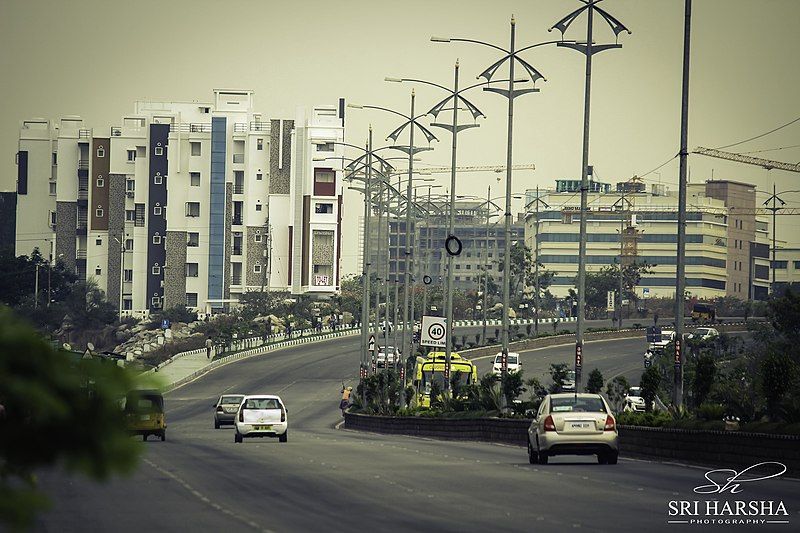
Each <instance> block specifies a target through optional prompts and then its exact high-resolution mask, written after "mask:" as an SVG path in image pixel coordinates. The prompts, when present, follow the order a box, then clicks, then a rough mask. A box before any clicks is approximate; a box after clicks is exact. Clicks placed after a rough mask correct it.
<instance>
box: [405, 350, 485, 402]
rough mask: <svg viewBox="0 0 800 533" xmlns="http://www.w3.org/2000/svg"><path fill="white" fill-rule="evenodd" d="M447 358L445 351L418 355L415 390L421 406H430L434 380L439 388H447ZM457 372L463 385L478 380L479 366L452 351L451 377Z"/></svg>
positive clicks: (415, 369)
mask: <svg viewBox="0 0 800 533" xmlns="http://www.w3.org/2000/svg"><path fill="white" fill-rule="evenodd" d="M445 358H446V355H445V352H431V353H429V354H428V355H427V356H426V357H417V362H416V364H415V365H414V390H415V391H416V395H417V405H419V406H420V407H430V405H431V384H432V383H433V382H434V381H435V382H436V383H437V384H438V385H439V390H442V391H443V390H444V389H445V381H444V369H445ZM457 372H458V376H459V380H460V382H461V384H463V385H472V384H475V383H477V382H478V366H477V365H475V364H474V363H473V362H472V361H470V360H469V359H464V358H463V357H461V356H460V355H459V354H458V353H456V352H451V353H450V377H451V378H452V377H453V376H455V375H456V373H457Z"/></svg>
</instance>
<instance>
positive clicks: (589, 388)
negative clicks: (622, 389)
mask: <svg viewBox="0 0 800 533" xmlns="http://www.w3.org/2000/svg"><path fill="white" fill-rule="evenodd" d="M603 383H604V382H603V373H602V372H600V370H599V369H597V368H595V369H594V370H592V371H591V372H589V379H588V380H587V381H586V392H591V393H592V394H600V391H601V390H603Z"/></svg>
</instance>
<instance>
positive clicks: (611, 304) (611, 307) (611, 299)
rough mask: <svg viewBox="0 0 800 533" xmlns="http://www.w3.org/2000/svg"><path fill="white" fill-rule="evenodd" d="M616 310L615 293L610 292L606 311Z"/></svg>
mask: <svg viewBox="0 0 800 533" xmlns="http://www.w3.org/2000/svg"><path fill="white" fill-rule="evenodd" d="M614 308H615V307H614V291H608V292H607V293H606V311H613V310H614Z"/></svg>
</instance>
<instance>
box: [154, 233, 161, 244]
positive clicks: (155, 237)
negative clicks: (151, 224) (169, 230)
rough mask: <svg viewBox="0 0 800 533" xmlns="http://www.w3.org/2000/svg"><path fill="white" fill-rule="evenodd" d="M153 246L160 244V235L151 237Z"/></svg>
mask: <svg viewBox="0 0 800 533" xmlns="http://www.w3.org/2000/svg"><path fill="white" fill-rule="evenodd" d="M153 244H161V235H159V234H158V233H156V234H155V235H153Z"/></svg>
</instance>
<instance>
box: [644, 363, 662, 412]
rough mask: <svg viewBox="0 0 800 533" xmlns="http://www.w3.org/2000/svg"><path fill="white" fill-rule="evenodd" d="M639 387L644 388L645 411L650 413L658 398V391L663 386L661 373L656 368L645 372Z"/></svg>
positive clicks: (652, 367)
mask: <svg viewBox="0 0 800 533" xmlns="http://www.w3.org/2000/svg"><path fill="white" fill-rule="evenodd" d="M639 386H640V387H641V388H642V398H644V410H645V411H647V412H648V413H649V412H651V411H652V410H653V402H654V401H655V399H656V396H658V389H659V387H660V386H661V371H660V370H659V369H658V368H656V367H654V366H651V367H650V368H648V369H647V370H645V371H644V374H642V381H641V383H640V384H639Z"/></svg>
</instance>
